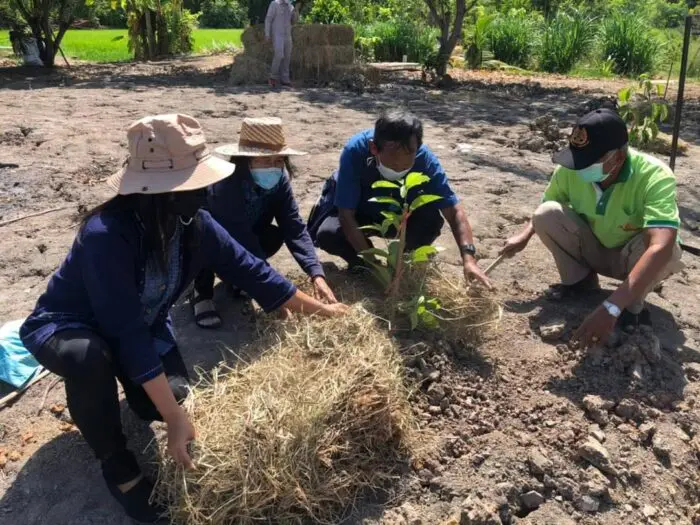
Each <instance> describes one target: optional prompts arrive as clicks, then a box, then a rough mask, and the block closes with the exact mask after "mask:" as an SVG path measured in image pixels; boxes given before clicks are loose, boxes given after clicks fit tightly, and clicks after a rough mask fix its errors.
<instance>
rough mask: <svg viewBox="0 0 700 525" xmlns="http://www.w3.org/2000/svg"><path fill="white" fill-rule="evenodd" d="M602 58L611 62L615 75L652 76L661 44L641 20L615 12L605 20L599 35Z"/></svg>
mask: <svg viewBox="0 0 700 525" xmlns="http://www.w3.org/2000/svg"><path fill="white" fill-rule="evenodd" d="M601 45H602V57H603V59H604V60H607V59H609V60H611V61H612V63H613V71H614V72H615V73H617V74H618V75H625V76H635V77H636V76H639V75H641V74H643V73H653V71H654V58H655V56H656V54H657V52H658V51H659V48H660V43H659V41H658V40H657V39H656V36H655V35H654V34H653V32H652V30H651V27H650V26H649V25H648V23H647V22H645V21H644V20H643V19H638V18H635V17H632V16H629V15H623V14H621V13H617V14H614V15H612V16H611V17H610V18H608V19H607V20H605V22H604V23H603V30H602V33H601Z"/></svg>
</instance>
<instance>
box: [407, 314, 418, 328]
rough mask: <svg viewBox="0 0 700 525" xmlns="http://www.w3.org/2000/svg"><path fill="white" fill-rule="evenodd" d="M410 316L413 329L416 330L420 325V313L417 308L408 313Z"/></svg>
mask: <svg viewBox="0 0 700 525" xmlns="http://www.w3.org/2000/svg"><path fill="white" fill-rule="evenodd" d="M408 318H409V319H410V320H411V330H415V329H416V327H417V326H418V313H417V312H416V311H415V310H412V311H411V313H410V314H409V315H408Z"/></svg>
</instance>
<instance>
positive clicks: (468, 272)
mask: <svg viewBox="0 0 700 525" xmlns="http://www.w3.org/2000/svg"><path fill="white" fill-rule="evenodd" d="M464 278H465V279H466V280H467V282H469V281H471V280H472V279H476V280H477V281H479V282H480V283H481V284H483V285H484V286H486V288H488V289H489V290H492V289H493V286H491V281H489V278H488V277H487V276H486V274H485V273H484V272H483V271H482V269H481V268H479V265H478V264H477V263H476V259H474V258H473V257H467V258H466V259H465V260H464Z"/></svg>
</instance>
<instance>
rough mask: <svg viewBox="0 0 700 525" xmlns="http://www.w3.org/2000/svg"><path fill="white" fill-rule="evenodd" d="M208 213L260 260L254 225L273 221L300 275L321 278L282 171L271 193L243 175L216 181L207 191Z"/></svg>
mask: <svg viewBox="0 0 700 525" xmlns="http://www.w3.org/2000/svg"><path fill="white" fill-rule="evenodd" d="M249 200H257V202H247V201H249ZM251 207H253V208H256V209H257V210H258V213H255V214H254V215H257V216H256V217H251V216H250V215H251V214H250V209H251ZM209 210H210V211H211V213H212V215H213V216H214V218H215V219H216V221H217V222H218V223H219V224H221V225H222V226H223V227H224V228H225V229H226V231H228V233H229V234H231V236H232V237H233V238H234V239H236V240H237V241H238V242H240V243H241V244H242V245H243V246H244V247H245V248H246V249H247V250H249V251H250V252H251V253H253V254H254V255H256V256H257V257H260V258H261V259H264V258H265V253H264V252H263V250H262V248H261V246H260V242H259V240H258V237H257V235H255V233H254V231H253V230H254V228H255V227H256V226H258V225H261V224H271V223H272V220H273V219H274V220H275V221H277V225H278V226H279V227H280V229H281V230H282V234H283V236H284V242H285V244H286V246H287V249H289V251H290V252H291V254H292V256H293V257H294V259H295V260H296V261H297V263H298V264H299V266H300V267H301V268H302V270H304V273H306V274H307V275H308V276H309V277H317V276H323V275H324V272H323V267H322V266H321V263H320V261H319V260H318V255H317V254H316V249H315V248H314V244H313V241H312V240H311V236H310V235H309V231H308V229H307V227H306V223H305V222H304V220H303V219H302V218H301V216H300V214H299V207H298V206H297V202H296V200H295V199H294V193H293V192H292V185H291V184H290V181H289V177H288V175H287V173H286V172H285V174H284V176H283V177H282V178H281V179H280V182H279V184H277V186H275V187H274V188H272V189H271V190H262V189H260V188H258V187H257V186H256V184H255V182H253V180H252V179H251V177H250V175H245V174H242V175H238V174H234V175H233V176H232V177H228V178H226V179H224V180H222V181H220V182H217V183H216V184H214V185H213V186H212V187H211V188H210V191H209ZM221 277H223V276H221Z"/></svg>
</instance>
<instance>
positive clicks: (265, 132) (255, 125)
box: [215, 117, 307, 158]
mask: <svg viewBox="0 0 700 525" xmlns="http://www.w3.org/2000/svg"><path fill="white" fill-rule="evenodd" d="M215 151H216V153H217V155H220V156H221V157H223V158H231V157H269V156H271V155H283V156H292V155H307V153H306V152H305V151H297V150H295V149H292V148H289V147H287V141H286V139H285V137H284V128H283V127H282V119H280V118H275V117H264V118H246V119H244V120H243V125H242V126H241V134H240V137H239V138H238V144H226V145H225V146H220V147H218V148H216V150H215Z"/></svg>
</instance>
